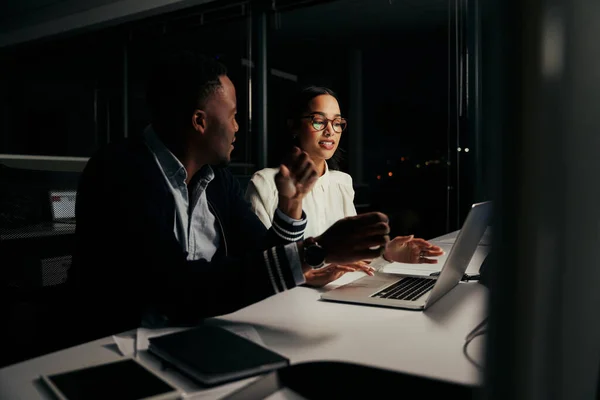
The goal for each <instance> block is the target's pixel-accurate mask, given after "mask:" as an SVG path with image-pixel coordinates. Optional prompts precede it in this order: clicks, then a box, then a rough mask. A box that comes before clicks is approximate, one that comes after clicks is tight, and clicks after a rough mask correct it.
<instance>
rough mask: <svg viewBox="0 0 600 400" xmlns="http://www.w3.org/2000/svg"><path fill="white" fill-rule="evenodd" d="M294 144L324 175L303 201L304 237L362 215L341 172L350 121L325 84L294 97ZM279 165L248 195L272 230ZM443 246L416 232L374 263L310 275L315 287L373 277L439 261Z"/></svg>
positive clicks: (253, 183) (257, 177) (256, 178)
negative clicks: (393, 267)
mask: <svg viewBox="0 0 600 400" xmlns="http://www.w3.org/2000/svg"><path fill="white" fill-rule="evenodd" d="M287 123H288V128H289V130H290V133H289V136H288V138H287V139H288V141H289V142H290V143H289V146H287V147H288V149H289V148H292V147H293V146H297V147H299V148H300V149H302V150H303V151H305V152H306V153H308V155H309V156H310V157H311V159H312V161H313V162H314V164H315V166H316V167H317V171H318V172H319V174H320V177H319V179H318V180H317V182H316V183H315V185H314V187H313V188H312V190H311V192H310V193H308V194H307V195H306V196H305V197H304V199H303V200H302V209H303V210H304V212H305V213H306V216H307V220H308V222H307V225H306V229H305V233H304V237H311V236H315V237H316V236H318V235H320V234H321V233H323V232H324V231H325V230H327V228H329V227H330V226H331V225H333V224H334V223H335V222H336V221H337V220H339V219H341V218H345V217H349V216H354V215H356V209H355V207H354V189H353V187H352V177H350V175H348V174H346V173H344V172H341V171H339V170H338V168H339V161H340V149H338V145H339V141H340V139H341V137H342V133H343V132H344V130H345V129H346V126H347V121H346V119H345V118H343V117H342V115H341V111H340V106H339V103H338V99H337V96H336V95H335V93H334V92H333V91H331V90H330V89H328V88H324V87H316V86H310V87H307V88H305V89H303V90H301V91H300V92H299V93H298V94H297V96H296V97H295V98H294V99H293V101H292V103H291V107H290V111H289V114H288V120H287ZM278 171H279V169H278V168H265V169H262V170H260V171H258V172H256V173H255V174H254V175H253V176H252V179H251V180H250V182H249V184H248V189H247V191H246V199H247V200H248V201H249V202H250V204H251V206H252V209H253V210H254V212H255V213H256V215H257V216H258V217H259V218H260V220H261V221H262V222H263V224H265V226H266V227H267V228H269V227H270V226H271V223H272V222H271V221H272V220H273V215H274V213H275V209H276V208H277V200H278V195H277V188H276V187H275V175H276V174H277V172H278ZM443 253H444V252H443V251H442V249H441V248H439V247H438V246H434V245H432V244H431V243H429V242H427V241H425V240H423V239H417V238H414V237H413V236H412V235H410V236H398V237H396V238H395V239H393V240H392V241H390V242H389V244H388V246H386V249H385V251H384V254H383V256H382V257H379V258H377V259H375V260H373V262H371V264H370V265H368V264H367V263H357V264H353V265H328V266H326V267H324V268H322V269H319V270H315V271H310V272H308V273H306V274H305V278H306V283H307V284H308V285H310V286H323V285H325V284H327V283H329V282H331V281H333V280H335V279H338V278H339V277H341V276H342V275H343V274H344V273H346V272H348V271H356V270H362V271H364V272H366V273H368V274H369V275H372V274H373V271H374V270H379V269H381V268H383V266H384V265H385V264H387V263H389V262H393V261H396V262H403V263H430V264H433V263H437V260H435V259H431V258H429V257H435V256H439V255H442V254H443Z"/></svg>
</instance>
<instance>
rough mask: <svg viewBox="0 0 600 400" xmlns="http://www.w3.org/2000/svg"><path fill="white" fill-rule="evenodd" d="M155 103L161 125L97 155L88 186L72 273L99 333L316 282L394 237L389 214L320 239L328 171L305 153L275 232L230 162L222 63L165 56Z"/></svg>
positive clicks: (223, 307) (231, 130)
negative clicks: (312, 219)
mask: <svg viewBox="0 0 600 400" xmlns="http://www.w3.org/2000/svg"><path fill="white" fill-rule="evenodd" d="M147 101H148V106H149V110H150V115H151V126H149V127H148V128H147V129H146V130H145V132H144V133H143V135H141V137H136V138H130V139H127V140H125V141H123V142H122V143H118V144H111V145H109V146H107V147H105V148H103V149H101V150H100V151H99V152H98V153H96V154H95V155H94V156H93V157H91V159H90V160H89V162H88V164H87V165H86V168H85V170H84V172H83V174H82V177H81V181H80V185H79V188H78V193H77V203H76V219H77V227H76V238H77V240H76V244H77V248H76V252H75V255H74V260H73V267H72V269H71V272H70V276H69V279H70V280H71V282H72V283H73V285H74V287H75V289H76V293H77V295H78V299H79V301H80V302H82V303H84V304H85V308H84V309H86V310H87V311H86V315H87V316H89V318H87V319H86V320H85V321H81V325H84V326H86V327H87V332H86V334H87V337H99V336H104V335H108V334H113V333H115V332H118V331H122V330H126V329H131V328H135V327H137V326H140V324H142V325H144V326H149V327H159V326H166V325H174V324H178V325H179V324H194V323H197V322H198V321H199V320H200V319H201V318H206V317H211V316H216V315H222V314H226V313H230V312H233V311H235V310H237V309H239V308H242V307H245V306H247V305H249V304H252V303H255V302H257V301H260V300H262V299H264V298H266V297H269V296H271V295H274V294H276V293H279V292H282V291H284V290H288V289H291V288H293V287H295V286H297V285H299V284H302V283H304V277H303V272H304V271H306V270H307V269H309V268H312V266H311V265H313V266H315V265H316V264H322V263H323V262H324V261H327V262H336V263H351V262H354V261H358V260H364V259H371V258H374V257H376V256H378V255H379V252H380V250H379V248H383V247H384V246H385V244H386V243H387V241H388V240H389V238H388V233H389V227H388V225H387V217H386V216H385V215H383V214H380V213H370V214H368V215H362V216H358V217H353V218H349V219H346V220H342V221H340V222H339V223H337V224H336V225H334V226H332V227H331V228H330V229H329V230H328V231H327V232H325V233H324V234H323V235H321V236H319V237H317V238H309V239H308V243H309V244H310V246H308V245H307V243H306V241H304V240H302V239H303V235H304V227H305V225H306V218H305V215H304V213H303V212H302V208H301V204H302V197H303V195H304V194H305V193H307V192H308V191H310V189H311V188H312V186H313V184H314V182H315V180H316V177H317V174H316V170H315V167H314V164H313V163H312V162H311V161H310V159H309V158H308V156H307V155H306V154H305V153H302V152H300V151H299V150H296V152H295V153H294V154H292V155H291V157H290V159H289V161H288V162H287V163H286V164H285V165H282V166H281V170H280V172H279V174H278V175H277V177H276V181H277V188H278V190H279V205H278V210H277V213H276V217H275V221H274V223H273V227H272V228H271V229H270V230H268V231H267V230H266V229H265V227H264V225H263V224H262V223H261V222H260V220H259V219H258V218H257V217H256V215H255V214H254V213H253V212H252V211H251V209H250V207H249V205H248V203H246V201H245V200H244V196H243V193H242V191H241V189H240V187H239V185H238V183H237V181H236V179H235V178H234V177H233V176H232V175H231V173H230V172H229V171H228V170H227V168H225V167H224V165H226V164H227V163H228V162H229V161H230V155H231V151H232V150H233V146H234V142H235V134H236V132H237V130H238V124H237V122H236V119H235V114H236V94H235V88H234V85H233V83H232V82H231V80H230V79H229V78H228V77H227V71H226V69H225V67H224V66H223V65H221V64H219V63H218V62H216V61H215V60H212V59H209V58H205V57H202V56H193V55H189V54H180V55H178V56H176V57H173V58H170V59H167V61H164V62H161V63H158V64H157V67H156V68H155V69H154V70H153V72H152V74H151V78H150V80H149V86H148V92H147ZM308 247H310V250H311V251H308V250H307V249H308ZM305 250H306V251H305ZM305 253H306V254H305ZM309 253H310V254H312V255H311V256H310V257H309V255H310V254H309ZM309 258H310V259H309ZM307 259H309V260H308V263H310V264H311V265H309V264H308V263H307Z"/></svg>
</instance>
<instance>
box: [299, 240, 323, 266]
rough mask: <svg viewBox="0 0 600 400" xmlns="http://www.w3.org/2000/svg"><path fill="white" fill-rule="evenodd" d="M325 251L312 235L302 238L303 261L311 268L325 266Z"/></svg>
mask: <svg viewBox="0 0 600 400" xmlns="http://www.w3.org/2000/svg"><path fill="white" fill-rule="evenodd" d="M326 256H327V252H326V251H325V249H324V248H323V247H321V245H319V243H317V240H316V239H315V238H314V237H309V238H308V239H305V240H304V262H305V263H306V264H308V265H309V266H311V267H312V269H320V268H323V267H324V266H325V257H326Z"/></svg>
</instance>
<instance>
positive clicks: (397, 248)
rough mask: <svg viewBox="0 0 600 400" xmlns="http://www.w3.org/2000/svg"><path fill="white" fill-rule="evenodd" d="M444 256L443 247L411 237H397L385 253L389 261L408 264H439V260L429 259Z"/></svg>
mask: <svg viewBox="0 0 600 400" xmlns="http://www.w3.org/2000/svg"><path fill="white" fill-rule="evenodd" d="M443 254H444V250H442V248H441V247H439V246H436V245H433V244H431V243H429V242H428V241H426V240H424V239H420V238H415V237H414V236H413V235H410V236H396V237H395V238H394V239H393V240H391V241H390V242H389V243H388V244H387V246H386V248H385V252H384V253H383V257H384V258H385V259H386V260H388V261H395V262H400V263H407V264H437V262H438V260H436V259H433V258H429V257H438V256H441V255H443Z"/></svg>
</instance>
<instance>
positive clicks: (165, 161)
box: [144, 125, 187, 181]
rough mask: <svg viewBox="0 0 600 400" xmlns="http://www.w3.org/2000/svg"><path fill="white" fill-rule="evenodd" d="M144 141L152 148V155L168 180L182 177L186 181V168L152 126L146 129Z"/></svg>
mask: <svg viewBox="0 0 600 400" xmlns="http://www.w3.org/2000/svg"><path fill="white" fill-rule="evenodd" d="M144 141H145V142H146V145H147V146H148V147H149V148H150V151H152V153H154V155H155V156H156V159H157V160H158V163H159V164H160V166H161V168H162V169H163V171H164V173H165V175H166V177H167V178H169V179H172V178H174V177H177V176H181V177H182V178H183V180H184V181H185V180H186V178H187V172H186V170H185V167H184V166H183V164H182V163H181V161H179V160H178V159H177V157H175V155H174V154H173V153H171V151H170V150H169V149H168V148H167V146H165V145H164V143H163V142H162V141H161V140H160V139H159V137H158V135H157V134H156V132H155V131H154V129H153V128H152V125H148V126H147V127H146V129H144Z"/></svg>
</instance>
